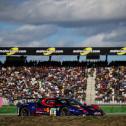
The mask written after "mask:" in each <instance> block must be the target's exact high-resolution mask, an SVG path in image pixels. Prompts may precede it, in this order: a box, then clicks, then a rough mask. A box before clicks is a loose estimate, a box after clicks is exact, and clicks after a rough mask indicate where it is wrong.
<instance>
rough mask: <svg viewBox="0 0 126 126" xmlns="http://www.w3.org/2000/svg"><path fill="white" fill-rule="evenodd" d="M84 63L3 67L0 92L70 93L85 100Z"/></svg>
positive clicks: (4, 94) (30, 95) (11, 94)
mask: <svg viewBox="0 0 126 126" xmlns="http://www.w3.org/2000/svg"><path fill="white" fill-rule="evenodd" d="M86 70H87V69H86V68H84V67H51V66H50V67H44V66H43V67H26V66H21V67H14V66H13V67H1V68H0V96H2V97H5V98H7V99H9V101H10V102H11V101H13V100H14V99H23V98H24V99H25V98H41V97H69V98H76V99H78V100H83V101H84V100H85V90H86V85H87V78H86Z"/></svg>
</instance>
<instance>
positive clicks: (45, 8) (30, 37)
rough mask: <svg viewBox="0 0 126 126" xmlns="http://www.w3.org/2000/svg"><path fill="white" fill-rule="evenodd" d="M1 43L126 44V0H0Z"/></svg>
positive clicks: (12, 44)
mask: <svg viewBox="0 0 126 126" xmlns="http://www.w3.org/2000/svg"><path fill="white" fill-rule="evenodd" d="M0 46H30V47H38V46H41V47H44V46H49V47H52V46H53V47H56V46H57V47H58V46H62V47H66V46H71V47H72V46H74V47H75V46H78V47H82V46H90V47H91V46H92V47H94V46H95V47H98V46H101V47H104V46H114V47H116V46H118V47H119V46H120V47H121V46H126V0H0Z"/></svg>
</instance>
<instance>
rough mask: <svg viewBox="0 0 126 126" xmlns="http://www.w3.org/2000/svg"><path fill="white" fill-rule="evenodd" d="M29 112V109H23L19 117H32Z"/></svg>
mask: <svg viewBox="0 0 126 126" xmlns="http://www.w3.org/2000/svg"><path fill="white" fill-rule="evenodd" d="M29 113H30V112H29V110H28V109H27V108H22V109H21V110H20V112H19V116H30V114H29Z"/></svg>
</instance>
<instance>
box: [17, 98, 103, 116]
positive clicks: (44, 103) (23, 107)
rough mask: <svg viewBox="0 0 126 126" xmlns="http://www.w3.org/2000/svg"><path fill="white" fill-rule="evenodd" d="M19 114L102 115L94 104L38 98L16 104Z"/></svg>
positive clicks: (62, 99)
mask: <svg viewBox="0 0 126 126" xmlns="http://www.w3.org/2000/svg"><path fill="white" fill-rule="evenodd" d="M18 111H19V116H33V115H51V114H52V113H53V114H54V115H56V116H70V115H76V116H86V115H103V113H102V110H101V109H98V108H96V107H94V106H92V107H91V106H87V105H82V104H81V103H80V102H78V101H76V100H74V99H67V98H40V99H38V100H36V101H34V102H26V103H24V104H20V105H18Z"/></svg>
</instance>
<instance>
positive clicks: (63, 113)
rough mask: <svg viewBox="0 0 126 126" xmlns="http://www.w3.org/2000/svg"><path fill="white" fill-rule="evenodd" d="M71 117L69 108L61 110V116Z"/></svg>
mask: <svg viewBox="0 0 126 126" xmlns="http://www.w3.org/2000/svg"><path fill="white" fill-rule="evenodd" d="M69 115H70V113H69V110H68V108H62V109H61V116H69Z"/></svg>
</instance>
